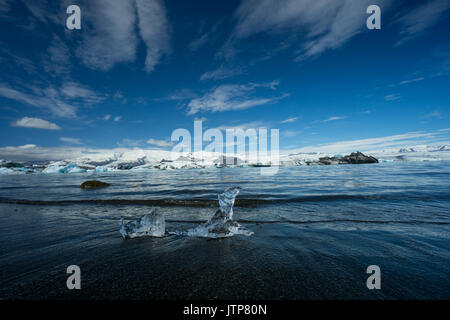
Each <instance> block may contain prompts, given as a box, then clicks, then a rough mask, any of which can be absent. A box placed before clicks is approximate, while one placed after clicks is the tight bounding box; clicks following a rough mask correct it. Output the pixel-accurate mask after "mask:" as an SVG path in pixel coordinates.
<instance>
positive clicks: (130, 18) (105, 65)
mask: <svg viewBox="0 0 450 320" xmlns="http://www.w3.org/2000/svg"><path fill="white" fill-rule="evenodd" d="M85 7H87V8H86V9H85V10H83V14H84V15H83V17H84V19H85V22H84V23H85V25H87V26H89V32H85V33H84V39H83V42H82V45H81V46H80V47H79V48H78V50H77V54H78V56H79V57H80V58H81V59H82V61H83V63H84V64H85V65H86V66H88V67H90V68H94V69H100V70H104V71H106V70H109V69H111V68H112V67H113V66H115V65H116V64H119V63H127V62H134V61H135V60H136V53H137V48H138V44H139V38H138V35H137V31H138V32H139V36H140V37H141V38H142V40H143V41H144V43H145V44H146V50H147V55H146V59H145V70H146V71H148V72H150V71H152V70H153V69H154V67H155V65H156V64H158V63H159V61H160V59H161V56H162V55H163V54H165V53H167V52H168V51H169V48H170V45H169V24H168V21H167V17H166V10H165V7H164V4H163V2H162V1H160V0H145V1H144V0H121V1H115V2H114V3H113V4H112V3H111V2H110V1H108V0H96V1H86V3H85Z"/></svg>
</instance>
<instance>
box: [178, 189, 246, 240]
mask: <svg viewBox="0 0 450 320" xmlns="http://www.w3.org/2000/svg"><path fill="white" fill-rule="evenodd" d="M239 191H241V188H239V187H232V188H228V189H226V190H225V191H224V192H223V193H220V194H219V209H218V210H217V211H216V213H215V214H214V216H213V217H212V218H211V219H210V220H209V221H208V222H206V223H204V224H201V225H199V226H198V227H196V228H194V229H189V230H187V231H186V232H183V233H181V234H185V235H188V236H194V237H207V238H225V237H231V236H233V235H236V234H242V235H246V236H250V235H252V234H253V232H252V231H249V230H247V229H245V228H244V227H242V226H241V225H240V224H239V223H238V222H236V221H234V220H233V205H234V200H235V199H236V196H237V195H238V193H239ZM177 234H180V233H177Z"/></svg>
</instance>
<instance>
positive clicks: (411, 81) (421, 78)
mask: <svg viewBox="0 0 450 320" xmlns="http://www.w3.org/2000/svg"><path fill="white" fill-rule="evenodd" d="M422 80H425V78H424V77H419V78H415V79H409V80H404V81H401V82H400V83H399V84H400V85H404V84H409V83H413V82H418V81H422Z"/></svg>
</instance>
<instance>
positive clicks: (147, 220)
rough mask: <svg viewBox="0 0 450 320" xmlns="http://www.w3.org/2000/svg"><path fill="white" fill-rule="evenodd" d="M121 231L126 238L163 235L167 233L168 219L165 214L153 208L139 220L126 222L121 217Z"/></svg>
mask: <svg viewBox="0 0 450 320" xmlns="http://www.w3.org/2000/svg"><path fill="white" fill-rule="evenodd" d="M120 233H121V234H122V237H123V238H124V239H132V238H137V237H144V236H151V237H163V236H164V234H165V233H166V221H165V220H164V216H163V215H162V214H160V213H158V212H157V210H156V208H152V211H151V212H150V213H149V214H146V215H144V216H142V217H141V218H140V219H139V220H136V221H130V222H128V223H126V224H125V223H124V221H123V218H122V219H120Z"/></svg>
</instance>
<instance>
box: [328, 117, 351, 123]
mask: <svg viewBox="0 0 450 320" xmlns="http://www.w3.org/2000/svg"><path fill="white" fill-rule="evenodd" d="M346 118H347V116H341V117H336V116H334V117H329V118H328V119H325V120H323V122H330V121H337V120H343V119H346Z"/></svg>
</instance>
